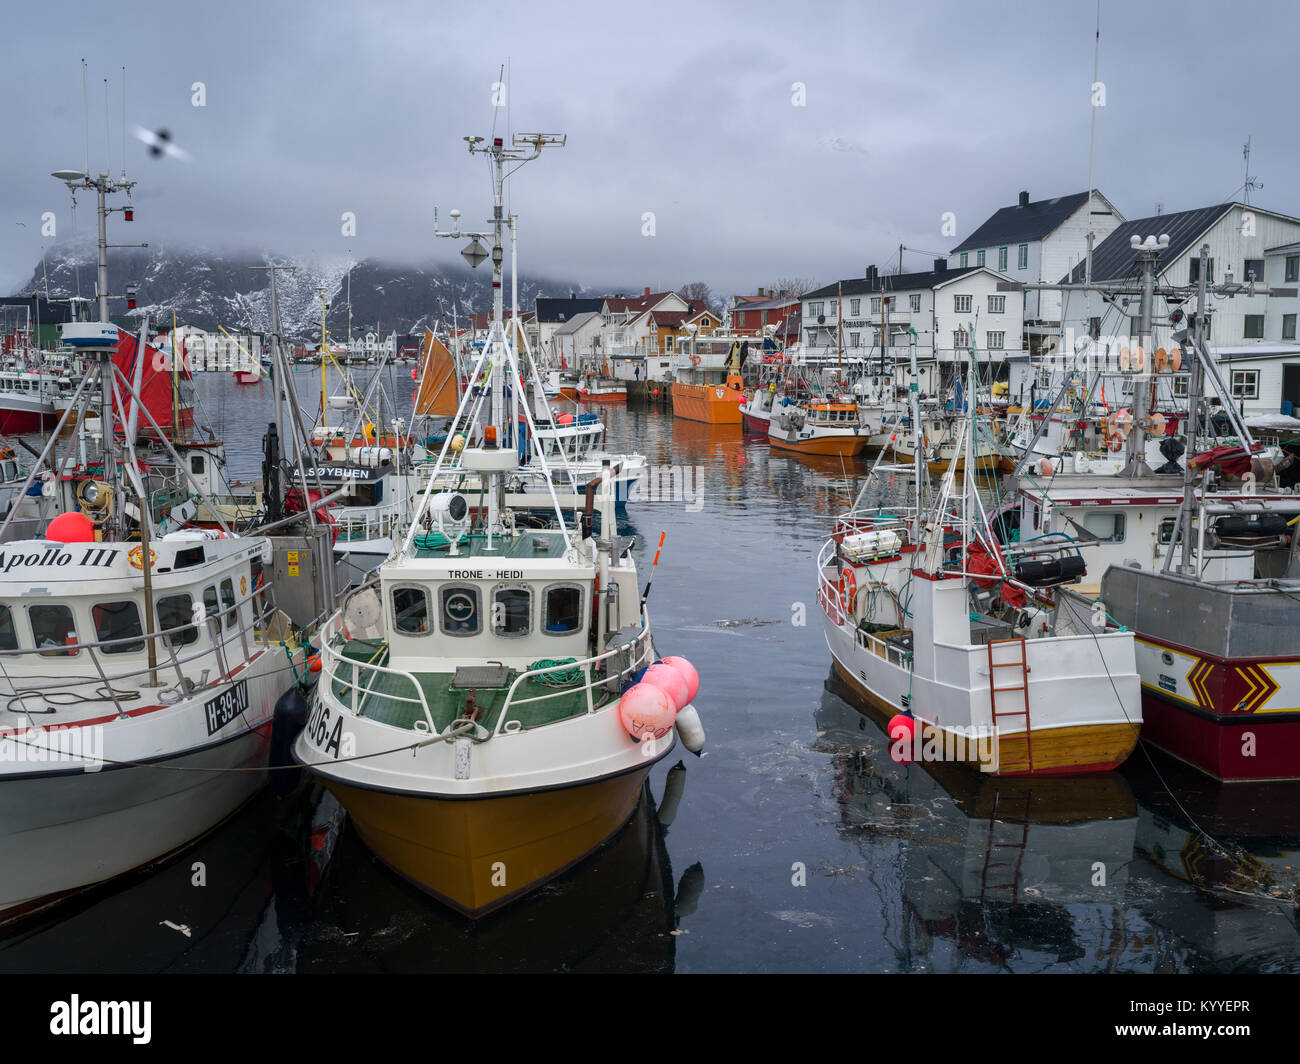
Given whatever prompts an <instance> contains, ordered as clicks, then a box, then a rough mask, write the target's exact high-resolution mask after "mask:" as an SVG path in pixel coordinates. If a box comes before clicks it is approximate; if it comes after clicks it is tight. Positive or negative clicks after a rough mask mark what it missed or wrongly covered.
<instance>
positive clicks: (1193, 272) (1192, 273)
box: [1187, 256, 1214, 284]
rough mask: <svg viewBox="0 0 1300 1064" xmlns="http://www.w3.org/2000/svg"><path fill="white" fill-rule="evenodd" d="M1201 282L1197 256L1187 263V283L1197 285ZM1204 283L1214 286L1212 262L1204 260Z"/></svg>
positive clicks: (1199, 264) (1199, 263)
mask: <svg viewBox="0 0 1300 1064" xmlns="http://www.w3.org/2000/svg"><path fill="white" fill-rule="evenodd" d="M1200 280H1201V260H1200V257H1199V256H1198V257H1197V258H1194V259H1189V260H1188V262H1187V283H1188V284H1197V283H1199V282H1200ZM1205 283H1206V284H1214V260H1213V259H1206V260H1205Z"/></svg>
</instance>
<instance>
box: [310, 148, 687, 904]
mask: <svg viewBox="0 0 1300 1064" xmlns="http://www.w3.org/2000/svg"><path fill="white" fill-rule="evenodd" d="M481 143H482V142H481V141H479V140H478V139H477V138H476V139H472V140H471V141H470V150H471V151H472V152H483V153H487V154H488V155H489V157H490V160H491V161H492V163H493V164H494V174H495V181H494V191H495V201H496V204H497V207H498V208H500V206H501V204H502V183H503V180H504V173H503V172H504V166H505V164H506V163H507V162H510V163H517V162H520V161H526V160H527V159H531V158H536V157H537V155H539V154H540V153H541V149H542V147H543V146H544V145H545V144H547V143H555V141H553V140H551V139H548V138H546V137H544V136H542V137H529V138H521V137H516V138H515V147H513V148H508V147H505V146H504V145H503V143H502V141H501V140H500V139H498V140H495V141H494V142H491V143H490V144H489V145H484V146H482V147H479V146H478V145H479V144H481ZM560 143H562V141H560ZM495 218H496V222H495V226H494V230H493V232H491V233H481V234H469V233H461V232H459V231H457V232H456V233H454V234H448V235H455V236H459V237H461V238H473V239H474V240H476V241H477V240H478V239H479V238H488V237H490V238H491V239H492V241H493V245H494V248H495V253H494V255H493V264H494V278H493V280H494V285H493V290H494V293H495V299H494V312H493V321H492V327H491V332H490V336H489V340H488V342H487V343H486V344H485V345H484V347H483V348H482V349H481V350H480V351H479V353H478V355H477V359H476V361H475V363H474V365H473V367H472V370H471V371H470V373H469V374H468V386H467V387H466V389H465V391H464V394H463V395H462V396H461V400H460V403H459V406H458V409H457V412H456V415H455V418H454V420H453V424H452V430H451V438H449V440H448V441H447V443H446V444H444V446H443V449H442V452H441V455H440V458H439V462H438V463H437V464H436V465H435V467H434V470H433V471H432V479H433V480H434V481H436V479H437V477H438V476H439V475H441V472H442V466H443V464H444V463H446V462H447V461H448V459H449V455H450V454H451V453H452V446H451V445H452V442H453V441H454V440H455V439H456V438H457V437H460V438H461V439H462V440H463V444H464V445H463V447H462V448H461V450H460V452H459V460H458V466H459V468H460V469H461V470H464V471H465V472H467V473H472V474H475V475H478V476H479V477H481V478H483V480H484V488H485V491H484V495H485V500H484V503H483V505H482V506H481V507H479V508H478V510H477V516H475V515H472V514H471V512H470V507H469V504H468V502H467V500H466V498H465V497H464V496H463V495H460V494H458V493H454V492H439V493H434V492H426V493H424V494H422V495H421V497H420V505H419V508H418V509H417V511H416V515H415V519H414V522H413V524H412V529H411V531H410V532H409V533H408V534H407V536H406V539H405V541H404V543H403V544H402V547H401V549H400V551H399V552H398V553H397V555H396V557H394V558H393V559H392V560H390V561H388V562H385V563H384V564H383V565H381V566H380V567H379V570H378V573H377V580H376V581H375V583H374V584H373V585H369V586H366V587H363V588H361V589H358V590H357V591H355V592H354V593H353V594H352V595H351V596H350V597H349V598H348V599H347V600H346V601H345V603H344V605H343V607H342V608H341V609H340V610H339V611H338V612H337V613H336V614H335V615H334V616H333V617H331V618H330V620H329V621H328V622H327V624H326V626H325V628H324V631H323V634H322V649H321V655H322V661H323V670H322V682H321V683H320V684H319V685H318V689H317V696H316V699H315V703H314V706H313V710H312V715H311V719H310V721H309V722H308V725H307V728H306V729H305V731H304V732H303V734H302V735H301V736H300V737H299V739H298V740H297V742H296V744H295V747H294V753H295V756H296V757H297V758H298V759H299V760H300V761H301V762H302V763H303V764H305V765H306V766H307V767H308V768H309V769H310V770H311V771H312V772H314V773H315V774H316V775H317V776H319V777H320V778H321V779H322V781H323V782H324V783H325V785H326V786H327V787H328V788H329V789H330V791H331V792H333V793H334V795H335V796H336V797H337V798H338V800H339V801H340V803H341V804H342V805H343V806H344V807H345V808H346V809H347V810H348V814H349V816H350V817H351V818H352V821H353V824H354V825H355V827H356V829H357V831H358V833H359V834H360V836H361V838H362V840H363V841H364V842H365V843H366V845H368V846H369V847H370V848H371V849H372V850H373V851H374V852H375V853H376V854H377V855H378V856H379V857H380V859H381V860H383V861H384V862H385V863H386V864H388V865H389V866H390V867H391V868H393V869H394V870H395V871H396V872H397V873H398V874H400V875H402V876H404V877H405V878H407V879H408V880H410V881H411V882H413V883H415V884H416V885H418V886H419V887H421V888H422V889H424V890H426V891H428V892H429V893H430V894H432V895H433V896H435V897H437V898H439V899H440V900H442V901H444V902H445V903H446V904H448V905H450V906H451V907H453V908H454V909H456V910H457V911H459V912H461V913H463V914H467V915H470V916H479V915H482V914H483V913H486V912H489V911H491V910H493V909H496V908H498V907H500V906H502V905H504V904H506V903H507V902H509V901H510V900H511V899H513V898H517V897H519V896H520V895H522V894H524V893H526V892H528V891H529V890H531V889H533V888H535V887H536V886H538V885H539V884H541V883H544V882H546V881H547V880H549V879H550V878H552V877H554V876H555V875H557V874H558V873H559V872H561V871H562V870H564V869H565V868H568V867H570V866H572V865H574V864H575V863H577V862H578V861H580V860H581V859H582V858H583V857H584V856H586V855H587V854H588V853H590V852H591V851H592V850H594V849H595V848H596V847H598V846H599V845H601V843H602V842H604V841H605V840H606V839H608V838H609V837H610V836H611V835H613V834H614V832H615V831H617V830H618V828H620V827H621V826H622V825H623V824H624V823H626V822H627V820H628V819H629V817H630V816H631V815H632V813H633V811H634V809H635V807H636V804H637V801H638V797H639V795H640V793H641V790H642V783H643V782H644V780H645V777H646V775H647V773H648V772H649V771H650V769H651V767H652V766H653V765H654V764H655V763H656V762H658V761H659V760H661V759H662V758H663V757H665V756H667V755H668V754H669V753H670V752H671V751H672V750H673V748H674V746H675V744H676V739H677V734H678V732H680V733H681V734H682V736H683V741H684V742H685V743H686V744H687V745H688V746H689V747H690V748H691V749H695V750H698V749H699V744H701V743H702V742H703V733H702V731H701V730H700V729H699V724H698V716H697V714H696V713H695V710H694V708H693V706H692V705H691V698H693V696H694V694H695V691H694V690H693V689H692V687H693V686H695V685H696V684H697V681H695V682H694V683H692V682H691V681H690V680H688V679H687V678H686V677H693V676H694V670H693V669H690V667H689V665H683V664H681V663H679V662H676V661H670V662H666V663H658V664H655V663H654V662H655V656H656V654H655V649H654V646H653V643H652V633H651V627H650V621H649V615H648V613H647V612H646V595H647V594H648V592H649V585H648V584H647V587H646V592H645V593H642V591H641V589H640V587H639V585H638V575H637V568H636V563H635V561H634V559H633V556H632V544H631V542H629V541H627V540H625V539H622V538H620V537H618V536H616V535H614V534H613V529H614V528H615V518H614V506H615V503H614V495H613V491H612V485H611V484H610V477H609V475H608V473H607V474H606V476H605V477H603V478H602V480H601V482H600V484H599V485H593V486H592V487H591V490H590V491H589V492H588V493H587V505H586V511H585V513H584V514H583V517H582V519H581V520H580V521H579V523H578V525H577V527H574V526H571V525H570V524H568V523H566V521H565V518H564V514H563V508H562V506H561V505H560V502H559V501H558V498H556V497H553V498H552V512H553V515H554V522H555V523H554V527H551V528H546V529H532V528H524V527H522V526H521V525H520V523H519V522H518V521H517V520H516V515H515V514H514V513H512V512H511V510H510V509H509V507H508V506H507V504H506V496H505V481H506V478H507V477H509V476H510V475H512V474H513V473H514V472H515V471H516V470H517V469H518V466H519V446H518V445H519V433H520V423H519V417H520V416H522V418H523V422H524V425H525V426H526V427H527V428H528V429H529V430H530V431H535V429H536V425H535V423H534V420H533V415H532V412H531V410H530V407H529V404H528V403H527V402H526V401H524V400H523V399H522V397H521V396H520V395H519V394H518V393H517V392H508V387H509V383H513V382H517V381H519V380H520V378H521V362H520V359H519V357H518V352H517V351H516V348H515V345H514V343H513V338H512V337H508V336H507V331H506V328H505V325H504V321H503V313H502V294H501V261H502V259H503V255H502V254H501V250H502V249H501V241H502V237H503V230H504V228H505V222H504V216H503V212H502V210H500V209H498V210H497V211H496V212H495ZM512 229H513V225H512ZM493 366H495V367H497V370H496V371H495V372H490V370H491V368H492V367H493ZM503 371H504V372H503ZM528 372H529V373H530V375H531V376H533V377H536V369H535V368H533V367H529V369H528ZM536 383H537V385H538V387H539V390H541V391H544V389H543V388H542V387H541V381H540V379H538V380H537V381H536ZM476 398H481V399H482V400H483V401H482V403H478V402H476ZM474 410H479V411H480V413H479V415H478V417H474V416H472V412H473V411H474ZM543 461H544V459H543ZM597 507H599V508H600V509H601V511H603V513H602V523H603V528H604V529H605V530H606V531H605V534H604V535H603V536H602V537H599V538H597V537H595V536H593V534H592V520H593V517H594V512H595V509H596V508H597ZM426 528H427V531H426ZM643 673H644V674H645V675H644V678H642V675H643ZM665 688H667V689H668V690H665ZM669 692H671V693H669Z"/></svg>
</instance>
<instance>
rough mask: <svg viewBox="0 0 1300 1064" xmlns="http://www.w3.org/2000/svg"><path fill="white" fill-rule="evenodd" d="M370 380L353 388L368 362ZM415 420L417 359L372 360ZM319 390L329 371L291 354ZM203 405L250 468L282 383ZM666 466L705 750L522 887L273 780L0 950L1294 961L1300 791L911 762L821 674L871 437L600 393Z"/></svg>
mask: <svg viewBox="0 0 1300 1064" xmlns="http://www.w3.org/2000/svg"><path fill="white" fill-rule="evenodd" d="M373 372H374V371H373V370H371V371H363V372H361V373H359V374H357V380H358V382H359V384H360V385H361V386H362V387H364V385H365V382H366V380H367V377H368V374H369V373H373ZM383 372H384V374H385V382H384V389H385V391H386V393H387V395H388V397H389V399H390V400H391V402H392V405H393V408H394V412H395V413H396V414H397V415H398V416H405V415H407V414H408V412H409V408H410V402H411V390H412V384H411V382H410V380H409V379H408V374H409V369H408V370H405V371H404V370H403V369H402V368H401V367H398V368H395V369H390V370H384V371H383ZM296 373H297V378H298V379H297V385H298V391H299V395H300V396H301V397H302V399H303V402H304V403H305V404H306V405H307V406H308V407H309V413H310V412H312V411H311V409H310V408H312V407H313V406H314V405H315V403H316V402H318V400H317V399H316V398H315V397H316V396H317V395H318V390H317V389H318V380H319V376H318V371H317V370H315V369H313V368H306V367H304V368H302V369H299V370H297V371H296ZM197 387H198V389H199V392H200V395H201V397H202V407H203V408H202V410H201V411H200V416H199V419H200V421H201V422H202V421H203V420H205V419H206V420H207V421H208V422H209V423H210V424H211V425H212V426H213V428H214V430H215V431H216V432H217V434H218V435H219V436H220V437H221V438H224V440H225V442H226V448H227V456H228V462H229V472H230V474H231V475H232V476H233V477H236V478H240V479H251V478H253V477H255V476H256V475H258V472H259V470H260V463H261V437H262V433H263V432H264V431H265V428H266V423H267V421H268V420H269V419H270V417H271V387H270V384H269V383H268V382H263V383H262V384H260V385H252V386H236V385H234V383H233V382H232V381H231V380H230V379H229V378H227V377H224V376H218V375H209V376H200V377H199V379H198V381H197ZM592 409H594V410H597V411H598V412H599V413H600V414H601V416H602V417H603V418H604V419H605V420H606V423H607V425H608V440H607V447H608V448H609V449H610V450H615V451H622V450H629V451H630V450H636V451H640V452H641V453H643V454H644V455H645V456H646V458H647V461H648V462H649V464H650V467H651V468H652V470H653V471H654V475H653V476H652V477H651V478H649V479H648V481H647V482H646V484H645V485H644V486H643V491H642V492H641V494H643V495H648V496H650V497H648V498H636V497H635V496H634V498H633V500H632V502H631V503H630V504H629V506H628V508H627V511H626V517H625V520H624V524H623V525H622V526H621V528H620V532H621V533H622V534H624V535H634V536H636V537H637V543H636V547H635V551H636V554H637V559H638V566H639V568H640V571H641V577H642V584H643V586H644V583H645V581H646V579H647V578H649V577H650V576H651V561H652V560H653V558H654V556H655V553H656V549H657V548H658V546H659V542H660V536H661V534H662V535H663V536H664V541H663V547H662V552H661V554H660V560H659V565H658V567H657V568H656V569H655V570H654V571H653V587H652V591H651V595H650V601H649V606H650V612H651V615H652V618H653V625H654V629H655V633H656V637H655V638H656V644H657V647H658V649H659V651H660V652H661V653H663V654H680V655H684V656H686V657H689V658H690V659H691V661H692V662H694V663H695V664H696V666H697V667H698V670H699V673H700V679H701V691H700V695H699V697H698V698H697V699H696V705H697V706H698V708H699V709H700V713H701V717H702V719H703V722H704V725H705V728H706V729H707V732H708V744H707V746H706V748H705V753H704V756H702V757H699V758H696V757H693V756H692V755H690V754H688V753H686V752H685V751H684V750H683V751H682V754H681V757H680V759H679V758H677V757H675V756H674V757H673V758H669V759H667V761H666V762H665V763H662V764H661V765H659V766H658V767H657V768H656V770H655V771H654V772H653V773H652V775H651V778H650V781H649V785H648V788H647V791H646V793H645V794H644V795H643V798H642V801H641V804H640V806H639V807H638V810H637V812H636V814H635V815H634V817H633V819H632V820H631V821H630V822H629V823H628V825H627V826H626V827H625V828H624V829H623V830H622V831H621V832H620V833H619V834H618V835H617V836H616V837H614V838H613V839H612V840H611V841H610V842H609V843H608V844H607V845H606V846H605V847H603V848H602V849H601V850H599V851H597V852H596V853H595V854H593V855H591V856H590V857H589V858H587V859H586V860H585V861H583V862H581V863H580V864H579V865H578V866H576V867H575V868H573V869H572V870H570V871H569V872H567V873H566V874H565V875H564V876H562V877H561V878H559V879H558V880H556V881H554V882H552V883H551V884H549V885H547V886H546V887H544V888H542V889H541V890H539V891H537V892H535V893H534V894H533V895H531V896H529V897H527V898H525V899H524V900H522V901H520V902H517V903H515V904H513V905H511V906H509V907H507V908H506V909H505V910H504V911H502V912H499V913H497V914H495V915H493V916H490V917H488V918H486V919H484V920H481V921H478V922H472V921H468V920H465V919H463V918H461V917H459V916H456V915H455V914H453V913H451V912H450V911H449V910H447V909H445V908H443V907H441V906H440V905H439V904H438V903H437V902H435V901H433V900H432V899H430V898H428V897H427V896H425V895H424V894H422V893H421V892H420V891H418V890H417V889H416V888H414V887H412V886H410V885H409V884H407V883H406V882H404V881H402V880H401V879H399V878H398V877H397V876H395V875H394V874H393V873H391V872H390V871H389V870H388V869H387V868H386V867H384V866H383V865H381V864H380V863H378V862H377V861H376V860H375V858H374V857H373V856H372V855H371V854H370V852H369V851H368V850H367V849H366V848H365V846H364V845H362V843H361V842H360V840H359V839H358V838H357V836H356V834H355V833H354V832H353V830H352V829H351V827H350V825H349V824H348V822H347V818H346V816H345V814H344V813H343V812H342V811H341V809H340V808H339V807H338V806H337V805H336V804H335V803H334V802H333V800H332V799H331V798H329V797H328V796H324V795H323V794H322V792H321V791H320V790H319V789H317V788H314V787H313V786H311V785H310V784H309V783H306V782H304V783H303V784H302V785H301V786H299V787H298V789H297V790H296V791H294V792H293V793H292V794H290V795H289V796H287V797H280V796H277V795H275V794H273V793H271V792H270V791H264V792H263V793H261V794H260V795H259V796H258V797H257V798H256V799H254V800H253V801H252V802H251V803H250V804H249V805H247V806H245V807H244V808H243V809H242V810H241V811H240V812H239V813H238V814H236V815H235V816H234V817H233V818H232V819H231V820H229V821H227V822H226V823H225V824H224V825H222V826H221V827H220V828H218V829H217V830H216V831H215V832H213V833H212V834H211V835H209V836H208V837H206V838H205V839H202V840H200V841H199V842H198V843H196V844H195V845H194V846H193V847H191V848H190V849H188V850H187V851H185V852H184V853H183V854H181V855H179V856H178V857H176V858H174V859H172V860H170V861H169V862H168V863H166V864H165V865H163V866H161V867H158V868H155V869H151V870H147V871H144V872H141V873H138V874H136V875H134V876H131V877H128V878H126V879H123V880H119V881H116V882H114V883H111V884H108V885H106V886H103V887H100V888H97V889H96V890H94V891H91V892H89V893H87V894H84V895H82V896H80V897H78V898H75V899H73V900H71V901H70V902H68V903H65V904H64V905H62V906H60V907H57V908H55V909H53V910H51V911H49V912H48V913H47V914H45V915H43V916H40V917H38V918H36V919H34V920H31V921H28V922H27V923H24V924H19V925H17V926H15V927H13V928H11V929H9V930H7V931H6V932H5V933H4V934H3V936H2V937H0V971H6V972H67V971H109V972H182V971H184V972H194V971H215V972H234V971H244V972H431V971H638V972H669V971H676V972H752V971H764V972H773V971H789V972H805V971H813V972H859V971H868V972H923V971H934V972H987V973H996V972H1019V973H1029V972H1239V971H1289V972H1294V971H1300V932H1298V931H1297V911H1298V910H1297V901H1298V900H1300V896H1298V895H1297V886H1298V884H1300V874H1298V873H1297V870H1298V869H1300V833H1298V829H1297V828H1296V827H1294V823H1295V822H1294V819H1293V818H1291V817H1289V816H1288V811H1289V810H1290V809H1291V808H1292V807H1293V805H1294V802H1295V800H1296V799H1297V798H1298V797H1300V784H1271V785H1242V784H1238V785H1233V786H1230V787H1225V786H1221V785H1217V784H1214V783H1212V782H1211V781H1209V780H1208V779H1206V778H1204V777H1202V776H1200V775H1198V774H1197V773H1195V772H1193V771H1192V770H1190V769H1187V768H1186V767H1184V766H1182V765H1179V764H1177V763H1175V762H1172V761H1170V760H1169V759H1167V758H1164V757H1162V756H1160V755H1157V754H1154V753H1151V752H1148V751H1147V750H1146V748H1145V747H1139V749H1138V751H1137V752H1136V753H1135V754H1134V756H1133V757H1132V758H1131V759H1130V761H1129V762H1128V763H1127V764H1126V765H1125V766H1124V767H1123V768H1122V769H1121V770H1120V771H1119V772H1116V773H1110V774H1105V775H1100V776H1092V777H1085V778H1079V779H1068V778H1065V779H1051V780H1044V781H1038V780H1035V781H1032V782H1029V781H1017V780H998V779H992V778H988V777H983V776H980V775H979V774H978V773H975V772H973V771H969V770H966V769H964V768H956V767H953V766H944V765H938V766H934V765H924V766H923V765H912V766H900V765H896V764H895V763H894V762H893V761H892V760H891V759H890V757H889V752H888V748H887V743H886V739H885V736H884V734H883V732H882V730H881V728H880V727H879V725H878V724H877V723H876V722H875V720H874V719H873V718H870V717H867V716H864V715H863V713H861V712H860V711H859V710H858V709H857V708H855V707H854V705H853V704H852V702H851V701H846V700H845V699H846V697H847V696H846V694H845V692H843V691H841V690H840V689H839V688H838V687H837V685H836V684H835V683H834V682H833V680H832V679H831V673H830V655H829V653H828V651H827V648H826V644H825V641H824V638H823V635H822V626H821V615H820V612H819V608H818V606H817V602H816V596H815V572H814V563H815V559H816V556H817V553H818V550H819V549H820V547H821V545H822V543H823V542H824V541H825V537H826V535H827V533H828V530H829V528H830V523H831V520H832V519H833V517H834V516H835V515H836V514H837V513H839V512H841V511H843V510H844V509H846V508H847V507H848V506H849V505H850V503H851V502H852V500H853V498H854V496H855V494H856V492H857V490H858V488H859V487H860V486H861V484H862V482H863V480H864V478H865V474H866V470H867V461H866V460H864V459H855V460H845V461H843V462H841V461H840V460H839V459H831V460H820V461H817V462H815V463H814V462H812V461H808V460H803V459H800V458H795V457H788V456H784V455H778V454H776V453H774V452H770V451H769V449H768V446H767V444H766V442H765V441H764V440H762V439H760V438H758V437H753V436H748V437H742V436H741V434H740V430H739V429H738V428H722V427H709V426H705V425H702V424H697V423H692V422H687V421H682V420H674V419H673V417H672V416H671V414H670V413H667V412H664V411H661V410H657V409H653V408H639V407H632V408H628V407H624V406H614V405H611V406H602V407H593V408H592Z"/></svg>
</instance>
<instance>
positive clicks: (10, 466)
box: [0, 461, 18, 480]
mask: <svg viewBox="0 0 1300 1064" xmlns="http://www.w3.org/2000/svg"><path fill="white" fill-rule="evenodd" d="M17 476H18V463H17V462H12V461H6V462H5V464H4V473H3V474H0V478H2V479H4V480H14V479H16V478H17Z"/></svg>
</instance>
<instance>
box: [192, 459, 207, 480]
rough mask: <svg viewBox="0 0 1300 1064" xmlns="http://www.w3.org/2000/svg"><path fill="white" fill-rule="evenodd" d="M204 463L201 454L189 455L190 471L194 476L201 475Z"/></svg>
mask: <svg viewBox="0 0 1300 1064" xmlns="http://www.w3.org/2000/svg"><path fill="white" fill-rule="evenodd" d="M204 465H205V463H204V461H203V455H201V454H192V455H190V472H191V473H193V474H194V475H195V476H196V477H201V476H203V470H204Z"/></svg>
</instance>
